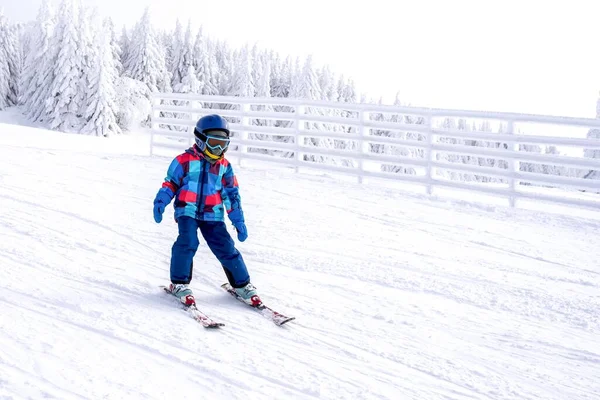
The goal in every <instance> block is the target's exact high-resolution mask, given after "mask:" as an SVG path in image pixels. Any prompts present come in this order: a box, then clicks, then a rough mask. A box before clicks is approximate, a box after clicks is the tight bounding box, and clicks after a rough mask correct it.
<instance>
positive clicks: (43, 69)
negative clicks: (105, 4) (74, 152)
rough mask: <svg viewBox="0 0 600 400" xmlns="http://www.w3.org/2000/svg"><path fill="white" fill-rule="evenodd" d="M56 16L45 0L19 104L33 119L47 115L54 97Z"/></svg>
mask: <svg viewBox="0 0 600 400" xmlns="http://www.w3.org/2000/svg"><path fill="white" fill-rule="evenodd" d="M55 25H56V19H55V16H54V11H53V9H52V7H51V5H50V1H49V0H44V1H42V5H41V6H40V9H39V11H38V14H37V18H36V22H35V24H34V25H33V26H32V28H31V30H30V39H29V52H27V53H26V56H25V60H24V66H23V73H22V74H21V79H20V82H19V87H20V91H19V92H20V93H19V95H20V96H19V104H22V105H23V113H24V114H25V115H27V117H28V118H29V119H31V120H32V121H34V122H35V121H38V120H40V119H42V118H43V117H44V115H45V107H46V100H47V99H48V98H49V97H50V85H51V84H52V80H53V79H54V71H53V68H52V58H53V56H54V52H55V49H52V48H51V47H50V46H51V40H52V35H53V34H54V28H55Z"/></svg>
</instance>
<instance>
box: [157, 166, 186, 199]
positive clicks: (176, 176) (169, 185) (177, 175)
mask: <svg viewBox="0 0 600 400" xmlns="http://www.w3.org/2000/svg"><path fill="white" fill-rule="evenodd" d="M182 180H183V165H182V164H181V162H180V160H179V157H177V158H175V159H173V161H171V165H169V169H168V170H167V177H166V178H165V181H164V182H163V184H162V187H161V188H160V190H159V191H158V192H159V193H164V194H165V195H167V196H169V201H171V200H172V199H173V197H175V193H177V191H178V190H179V188H180V187H181V181H182Z"/></svg>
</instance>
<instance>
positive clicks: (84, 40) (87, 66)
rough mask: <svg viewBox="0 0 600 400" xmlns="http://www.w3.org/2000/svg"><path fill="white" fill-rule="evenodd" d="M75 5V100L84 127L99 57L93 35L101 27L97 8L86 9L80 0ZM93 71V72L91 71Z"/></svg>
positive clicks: (94, 35) (87, 117)
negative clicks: (77, 73) (77, 62)
mask: <svg viewBox="0 0 600 400" xmlns="http://www.w3.org/2000/svg"><path fill="white" fill-rule="evenodd" d="M76 6H77V7H78V8H79V18H78V20H77V23H78V29H77V31H78V33H79V45H78V53H79V56H80V58H81V66H80V81H79V85H80V88H79V96H80V99H79V100H78V101H77V102H78V103H79V104H81V110H80V111H79V117H80V118H83V120H82V121H81V127H82V128H84V127H85V126H86V125H87V121H88V119H89V115H88V106H89V104H90V102H92V101H94V100H93V99H91V98H90V97H92V96H93V94H92V93H90V91H89V89H90V88H91V87H92V85H93V82H92V80H93V79H95V78H92V76H91V75H92V73H94V72H95V67H96V66H95V65H94V64H95V63H96V62H97V61H98V60H99V59H100V56H99V55H98V54H97V53H98V51H99V50H100V49H99V47H98V46H97V45H98V42H97V41H96V39H95V37H96V35H97V31H98V30H102V29H103V27H102V25H101V23H100V17H99V16H98V10H97V9H96V8H93V9H91V10H88V9H87V8H86V7H83V5H82V4H81V0H76ZM92 71H94V72H92Z"/></svg>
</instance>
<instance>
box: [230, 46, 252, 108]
mask: <svg viewBox="0 0 600 400" xmlns="http://www.w3.org/2000/svg"><path fill="white" fill-rule="evenodd" d="M252 64H253V63H252V53H251V52H250V50H249V49H248V46H244V47H243V48H242V49H241V50H240V51H239V52H237V53H236V57H235V69H234V70H233V78H232V81H231V86H230V89H229V95H230V96H239V97H253V96H254V93H255V91H256V85H255V82H254V80H253V77H252Z"/></svg>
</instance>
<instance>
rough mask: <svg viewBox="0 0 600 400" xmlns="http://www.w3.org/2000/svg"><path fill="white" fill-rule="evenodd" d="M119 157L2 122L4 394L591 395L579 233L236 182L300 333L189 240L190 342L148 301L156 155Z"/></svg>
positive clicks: (70, 138)
mask: <svg viewBox="0 0 600 400" xmlns="http://www.w3.org/2000/svg"><path fill="white" fill-rule="evenodd" d="M136 140H137V138H135V137H134V138H128V137H124V138H113V139H108V140H107V139H100V138H93V137H83V136H79V135H65V134H58V133H53V132H48V131H41V130H34V129H31V128H23V127H16V126H11V125H0V266H1V267H0V398H2V399H40V398H54V399H171V398H193V399H249V398H253V399H317V398H319V399H419V400H424V399H446V400H449V399H520V400H524V399H560V400H565V399H569V400H574V399H598V398H600V262H599V261H598V260H599V259H600V246H599V245H598V244H599V241H598V232H600V222H598V221H597V220H592V219H585V218H574V217H561V216H558V215H551V214H540V213H534V212H531V211H524V210H509V209H495V210H487V209H484V208H478V207H474V206H468V205H457V204H452V203H445V202H440V201H435V200H428V199H426V198H424V197H421V196H415V195H406V194H403V193H402V192H400V191H397V190H393V189H384V188H378V187H374V186H362V185H358V184H352V183H348V182H345V183H344V182H340V181H336V180H334V179H332V178H328V177H323V176H307V175H297V174H294V173H293V172H291V171H287V170H284V169H279V168H274V167H272V166H268V165H264V166H261V167H255V166H252V167H244V168H237V173H238V177H239V181H240V185H241V193H242V200H243V204H244V207H245V214H246V218H247V222H248V229H249V234H250V237H249V239H248V240H247V241H246V242H244V243H240V244H239V245H238V247H239V248H240V250H241V251H242V252H243V255H244V257H245V259H246V261H247V263H248V266H249V269H250V272H251V276H252V278H253V281H254V283H255V285H256V286H257V287H258V288H259V291H260V294H261V295H262V297H263V299H264V300H265V301H266V302H267V303H269V304H271V305H272V306H273V307H275V308H277V309H280V310H281V311H282V312H285V313H288V314H290V315H294V316H295V317H296V318H297V320H296V321H294V322H292V323H290V324H289V325H287V326H285V327H277V326H275V325H274V324H272V323H271V322H269V321H268V320H266V319H263V318H261V317H260V316H259V315H258V314H256V313H254V312H252V310H249V309H247V308H245V306H244V305H242V304H240V303H238V302H236V301H235V300H234V299H233V298H231V297H230V296H229V295H227V294H226V293H225V292H223V291H222V290H221V289H220V287H219V285H220V284H221V283H223V282H225V277H224V274H223V272H222V270H221V268H220V266H219V265H218V263H217V262H216V260H215V259H214V258H213V256H212V254H210V252H209V251H208V249H207V247H206V246H203V245H201V246H200V249H199V251H198V254H197V256H196V259H195V260H196V261H195V267H194V273H195V277H194V280H193V282H192V287H193V289H194V291H195V294H196V298H197V300H198V302H199V306H200V308H201V309H203V310H205V311H206V312H207V313H208V314H209V315H211V316H213V317H214V318H215V319H218V320H220V321H223V322H225V323H226V326H225V327H224V328H223V329H221V330H218V331H214V330H206V329H203V328H202V327H201V326H200V325H199V324H198V323H196V322H195V321H194V320H192V319H191V318H190V317H189V316H188V315H187V314H186V313H185V312H184V311H182V310H180V309H179V308H178V305H177V304H176V303H175V302H174V300H172V299H171V298H169V297H168V296H167V295H165V294H163V293H161V292H160V290H159V288H158V285H160V284H165V283H167V282H168V276H169V275H168V262H169V257H170V248H171V245H172V242H173V240H174V239H175V235H176V225H175V223H174V222H173V221H172V218H170V217H166V218H165V220H164V221H163V223H162V224H160V225H158V224H156V223H155V222H154V221H153V219H152V200H153V198H154V195H155V193H156V191H157V189H158V187H159V185H160V184H161V182H162V179H163V178H164V174H165V171H166V168H167V166H168V163H169V161H170V159H167V158H159V157H155V158H149V157H146V156H144V154H145V153H146V151H147V148H146V147H145V144H144V143H143V142H142V143H140V142H136ZM109 146H112V148H110V147H109ZM168 213H169V214H171V215H172V208H169V209H168Z"/></svg>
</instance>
